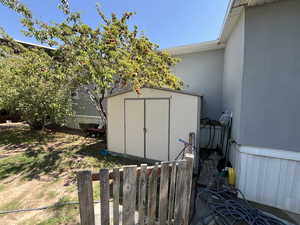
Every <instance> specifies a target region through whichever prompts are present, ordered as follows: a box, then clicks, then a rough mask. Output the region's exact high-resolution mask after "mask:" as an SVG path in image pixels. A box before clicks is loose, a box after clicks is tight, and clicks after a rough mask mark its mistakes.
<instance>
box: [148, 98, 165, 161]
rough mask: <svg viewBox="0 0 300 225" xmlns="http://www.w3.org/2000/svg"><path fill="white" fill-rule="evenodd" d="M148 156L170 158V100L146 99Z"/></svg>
mask: <svg viewBox="0 0 300 225" xmlns="http://www.w3.org/2000/svg"><path fill="white" fill-rule="evenodd" d="M145 104H146V158H149V159H156V160H161V161H162V160H169V159H168V155H169V150H168V149H169V100H168V99H146V103H145Z"/></svg>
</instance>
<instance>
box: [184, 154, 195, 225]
mask: <svg viewBox="0 0 300 225" xmlns="http://www.w3.org/2000/svg"><path fill="white" fill-rule="evenodd" d="M185 160H186V162H187V166H186V175H185V177H186V186H185V189H186V190H185V193H186V196H185V198H184V199H186V200H185V202H186V209H185V219H184V221H185V223H184V225H188V222H189V218H190V205H191V189H192V180H193V162H194V156H193V155H192V154H186V155H185ZM193 200H194V199H193ZM193 200H192V201H193Z"/></svg>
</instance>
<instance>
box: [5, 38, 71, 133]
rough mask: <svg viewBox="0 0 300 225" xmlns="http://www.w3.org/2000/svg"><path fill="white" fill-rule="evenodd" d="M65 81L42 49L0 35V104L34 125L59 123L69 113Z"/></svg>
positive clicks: (69, 90) (37, 126)
mask: <svg viewBox="0 0 300 225" xmlns="http://www.w3.org/2000/svg"><path fill="white" fill-rule="evenodd" d="M69 83H70V82H69V79H68V77H66V76H65V74H64V73H62V71H61V69H60V68H59V67H57V64H56V63H55V60H54V59H53V57H52V56H50V55H49V53H47V52H45V51H44V49H39V48H31V49H28V48H25V47H24V46H22V45H21V44H18V43H16V42H15V41H13V40H12V39H10V38H9V37H7V36H6V37H2V41H1V44H0V108H4V109H7V110H9V111H10V112H11V113H15V112H17V113H18V114H20V115H21V117H22V119H24V120H25V121H27V122H28V123H29V124H30V126H31V127H32V128H35V129H41V128H43V127H44V126H45V124H46V123H55V124H60V123H63V122H64V121H65V120H66V118H67V117H68V116H70V115H71V114H72V104H71V98H70V92H71V89H70V87H71V86H70V85H68V84H69ZM66 87H68V88H66Z"/></svg>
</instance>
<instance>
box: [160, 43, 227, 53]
mask: <svg viewBox="0 0 300 225" xmlns="http://www.w3.org/2000/svg"><path fill="white" fill-rule="evenodd" d="M224 47H225V45H224V44H221V43H220V42H219V40H214V41H206V42H201V43H195V44H190V45H181V46H176V47H173V48H164V49H162V50H163V51H167V52H169V53H170V54H171V55H183V54H190V53H196V52H204V51H212V50H218V49H222V48H224Z"/></svg>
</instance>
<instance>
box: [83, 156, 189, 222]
mask: <svg viewBox="0 0 300 225" xmlns="http://www.w3.org/2000/svg"><path fill="white" fill-rule="evenodd" d="M192 175H193V155H192V154H186V155H185V158H184V160H180V161H173V162H163V163H161V164H160V165H159V164H158V163H157V164H156V165H155V166H147V164H142V165H141V167H137V166H124V167H123V169H117V168H116V169H113V171H109V170H108V169H101V170H100V172H99V173H98V175H97V176H96V175H94V178H95V177H97V178H98V179H99V180H100V198H101V207H100V208H101V225H109V224H110V223H113V225H119V224H120V218H122V225H134V224H137V223H138V224H139V225H145V224H147V225H188V219H189V208H190V199H191V186H192ZM92 179H93V178H92V174H91V172H89V171H82V172H79V173H78V194H79V201H80V218H81V224H82V225H94V224H95V219H94V206H93V190H92ZM110 181H111V182H110ZM121 181H122V182H121ZM110 183H112V186H113V187H112V189H111V190H112V198H113V199H112V200H113V202H112V212H110V204H109V201H110V193H109V192H110ZM120 190H123V191H122V192H120ZM120 194H121V195H120ZM120 199H122V201H120ZM136 200H137V201H136ZM120 204H122V205H123V208H122V207H120ZM121 209H122V210H121ZM136 215H138V217H137V218H136Z"/></svg>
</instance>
